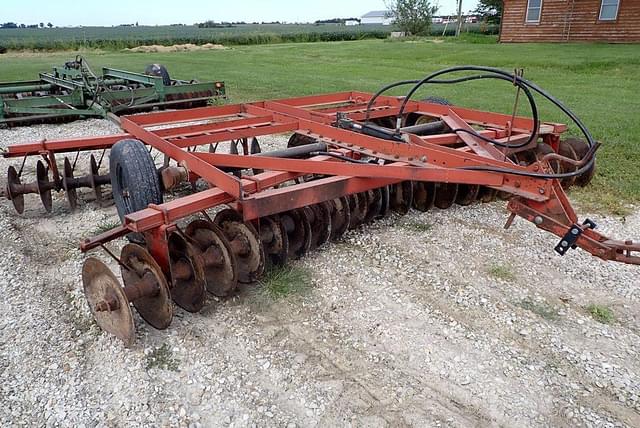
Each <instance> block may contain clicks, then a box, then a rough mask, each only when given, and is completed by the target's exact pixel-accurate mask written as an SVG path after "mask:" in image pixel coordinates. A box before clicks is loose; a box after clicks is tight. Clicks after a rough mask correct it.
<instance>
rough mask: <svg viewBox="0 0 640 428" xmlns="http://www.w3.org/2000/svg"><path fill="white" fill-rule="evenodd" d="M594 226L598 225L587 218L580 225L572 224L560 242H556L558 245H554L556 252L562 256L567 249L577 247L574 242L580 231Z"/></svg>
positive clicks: (580, 233)
mask: <svg viewBox="0 0 640 428" xmlns="http://www.w3.org/2000/svg"><path fill="white" fill-rule="evenodd" d="M596 227H598V225H597V224H595V223H594V222H593V221H592V220H589V219H586V220H585V221H584V222H582V225H578V224H574V225H573V226H571V227H570V228H569V231H568V232H567V233H566V234H565V235H564V237H563V238H562V239H561V240H560V242H558V245H556V247H555V251H556V253H558V254H560V255H561V256H564V255H565V254H566V253H567V251H568V250H569V249H572V250H575V249H576V248H577V247H578V246H577V245H576V242H577V241H578V238H579V237H580V235H582V232H584V231H585V229H595V228H596Z"/></svg>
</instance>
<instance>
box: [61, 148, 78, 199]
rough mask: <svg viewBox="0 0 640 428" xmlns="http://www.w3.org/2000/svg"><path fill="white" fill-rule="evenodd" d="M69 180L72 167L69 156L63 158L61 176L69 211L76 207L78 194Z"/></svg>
mask: <svg viewBox="0 0 640 428" xmlns="http://www.w3.org/2000/svg"><path fill="white" fill-rule="evenodd" d="M71 181H73V168H72V167H71V162H69V158H67V157H65V158H64V176H63V177H62V187H63V188H64V191H65V193H66V194H67V200H68V201H69V205H70V206H71V211H75V210H76V208H78V194H77V193H76V189H75V187H72V185H71Z"/></svg>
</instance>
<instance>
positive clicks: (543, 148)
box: [536, 143, 562, 174]
mask: <svg viewBox="0 0 640 428" xmlns="http://www.w3.org/2000/svg"><path fill="white" fill-rule="evenodd" d="M549 153H555V152H554V151H553V149H552V148H551V146H550V145H548V144H547V143H538V146H537V147H536V158H537V159H538V160H542V158H544V157H545V155H548V154H549ZM549 166H550V167H551V170H552V171H553V172H554V173H555V174H558V173H561V172H562V166H561V165H560V161H559V160H557V159H551V160H550V161H549Z"/></svg>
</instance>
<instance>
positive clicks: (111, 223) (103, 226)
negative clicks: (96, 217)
mask: <svg viewBox="0 0 640 428" xmlns="http://www.w3.org/2000/svg"><path fill="white" fill-rule="evenodd" d="M120 224H121V223H120V222H119V221H117V220H111V219H104V220H102V221H101V222H100V223H98V225H97V226H96V228H95V229H94V231H93V232H94V234H96V235H99V234H101V233H104V232H107V231H109V230H111V229H113V228H116V227H118V226H120Z"/></svg>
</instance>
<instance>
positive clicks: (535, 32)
mask: <svg viewBox="0 0 640 428" xmlns="http://www.w3.org/2000/svg"><path fill="white" fill-rule="evenodd" d="M600 4H601V0H542V12H541V17H540V22H539V23H526V22H525V16H526V13H527V0H504V11H503V15H502V26H501V31H500V41H501V42H507V43H508V42H567V41H603V42H612V43H624V42H640V0H620V8H619V9H618V18H617V19H616V20H615V21H600V20H599V19H598V17H599V15H600Z"/></svg>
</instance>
